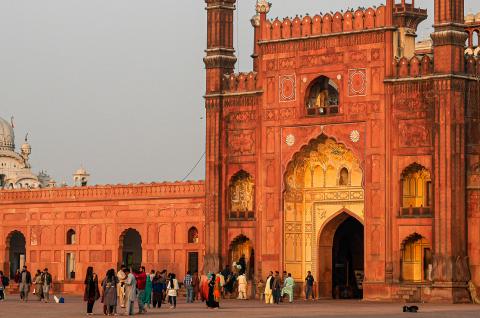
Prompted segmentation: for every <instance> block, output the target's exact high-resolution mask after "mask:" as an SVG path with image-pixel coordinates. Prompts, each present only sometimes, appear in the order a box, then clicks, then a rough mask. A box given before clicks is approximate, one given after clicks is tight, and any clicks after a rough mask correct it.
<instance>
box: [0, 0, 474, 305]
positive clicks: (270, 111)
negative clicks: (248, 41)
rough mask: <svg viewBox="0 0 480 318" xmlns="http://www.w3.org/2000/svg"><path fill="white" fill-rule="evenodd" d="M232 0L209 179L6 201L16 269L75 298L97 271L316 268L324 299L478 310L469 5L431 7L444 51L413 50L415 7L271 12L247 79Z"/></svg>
mask: <svg viewBox="0 0 480 318" xmlns="http://www.w3.org/2000/svg"><path fill="white" fill-rule="evenodd" d="M235 2H236V0H206V4H207V16H208V17H207V20H208V34H207V36H208V41H207V51H206V57H205V59H204V61H205V65H206V81H207V83H206V94H205V100H206V102H205V103H206V113H207V131H206V140H207V143H206V144H207V149H206V176H205V182H201V183H173V184H153V185H135V186H106V187H84V188H54V189H39V190H11V191H3V192H0V200H1V205H0V218H1V220H2V223H1V226H0V250H2V251H4V253H2V254H0V263H3V268H4V269H5V270H6V271H7V272H8V271H9V270H10V269H13V267H12V264H13V263H15V264H17V263H19V261H18V260H17V259H18V258H19V256H21V257H23V258H25V261H26V263H27V264H28V265H30V268H32V269H35V268H37V267H44V266H48V267H49V269H51V271H52V272H53V273H54V278H55V279H56V280H58V281H60V282H61V283H62V284H61V285H62V286H63V288H64V289H65V290H69V289H75V286H76V285H78V284H81V278H82V276H83V275H84V272H85V269H86V267H87V266H89V265H94V266H95V267H96V268H97V269H98V271H99V272H100V273H101V272H103V271H104V270H106V269H107V268H110V267H117V266H118V265H119V264H121V263H125V262H126V263H132V264H133V263H140V262H141V263H143V264H146V265H147V268H150V267H152V268H157V269H158V268H163V267H166V268H168V269H169V270H172V271H176V272H177V273H180V274H181V273H183V272H184V271H186V270H187V269H189V268H191V269H196V268H199V269H200V270H204V271H209V270H218V269H219V268H221V267H223V266H224V265H226V264H232V262H234V261H237V260H238V259H239V258H240V257H241V256H242V255H245V257H246V259H247V265H248V272H249V274H250V276H251V278H253V280H252V281H254V282H255V281H257V280H259V279H262V278H263V279H265V277H266V275H267V274H268V272H269V271H270V270H283V269H284V270H286V271H288V272H291V273H292V275H293V276H294V277H295V279H296V280H298V281H299V283H302V282H303V280H304V277H305V274H306V272H307V271H311V272H312V273H313V275H314V277H315V280H316V282H317V286H316V287H317V290H318V297H320V298H332V297H335V298H352V297H363V298H364V299H367V300H395V299H406V300H422V301H443V302H465V301H470V295H469V292H468V282H469V281H472V282H473V284H475V285H476V286H480V249H478V244H479V242H480V236H479V234H478V233H480V208H479V197H480V126H479V120H480V108H479V98H480V84H479V81H478V79H479V76H480V61H479V60H478V57H474V56H471V55H468V56H465V54H464V52H465V50H466V49H467V46H468V47H470V46H471V44H472V43H468V44H467V45H466V40H467V37H468V34H467V32H468V33H471V30H470V29H471V28H470V29H469V28H468V27H467V26H466V25H465V24H464V1H462V0H435V13H434V15H435V25H434V28H435V31H434V33H433V34H432V36H431V37H432V40H433V47H432V48H429V49H422V50H416V49H415V36H416V35H415V32H416V28H417V26H418V24H419V23H420V22H421V21H423V20H424V19H425V18H426V16H427V12H426V10H422V9H418V8H416V7H415V4H414V3H412V2H413V0H412V1H410V2H408V3H407V1H404V0H402V1H401V2H400V3H396V1H394V0H387V3H386V5H383V6H380V7H377V8H368V9H365V10H363V9H358V10H355V11H347V12H343V13H340V12H337V13H335V14H333V15H332V14H325V15H322V16H320V15H315V16H304V17H298V16H297V17H295V18H294V19H284V20H278V19H275V20H273V21H271V20H269V19H267V14H268V12H269V9H270V4H269V3H268V2H266V1H264V0H259V1H258V4H257V15H256V16H255V17H254V18H253V19H252V25H253V27H254V29H255V46H254V53H253V55H252V56H253V71H252V72H250V73H241V74H234V65H235V62H236V58H235V50H234V47H233V27H234V26H233V13H234V10H235ZM397 2H398V1H397ZM469 30H470V31H469ZM470 42H471V41H470ZM72 234H73V236H72ZM72 264H74V265H72ZM72 266H73V267H72ZM72 272H73V273H74V277H72V275H71V273H72ZM300 285H301V284H299V286H300ZM77 288H78V286H77ZM299 291H300V288H299Z"/></svg>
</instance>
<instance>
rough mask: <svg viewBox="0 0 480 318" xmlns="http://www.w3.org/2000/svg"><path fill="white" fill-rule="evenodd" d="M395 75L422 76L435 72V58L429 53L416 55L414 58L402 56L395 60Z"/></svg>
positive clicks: (400, 76)
mask: <svg viewBox="0 0 480 318" xmlns="http://www.w3.org/2000/svg"><path fill="white" fill-rule="evenodd" d="M393 63H394V67H393V72H394V77H396V78H407V77H420V76H427V75H432V74H433V60H432V58H430V56H429V55H424V56H419V55H416V56H414V57H412V58H410V59H409V58H407V57H402V58H401V59H395V60H394V62H393Z"/></svg>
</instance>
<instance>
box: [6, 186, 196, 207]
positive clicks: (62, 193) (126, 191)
mask: <svg viewBox="0 0 480 318" xmlns="http://www.w3.org/2000/svg"><path fill="white" fill-rule="evenodd" d="M204 196H205V182H204V181H188V182H164V183H151V184H128V185H102V186H89V187H68V188H46V189H31V190H26V189H20V190H3V191H0V202H2V203H3V204H8V203H21V202H39V201H40V202H45V201H55V202H60V201H90V200H114V199H117V200H118V199H122V200H128V199H138V198H141V199H152V198H156V199H163V198H165V199H168V198H193V197H204Z"/></svg>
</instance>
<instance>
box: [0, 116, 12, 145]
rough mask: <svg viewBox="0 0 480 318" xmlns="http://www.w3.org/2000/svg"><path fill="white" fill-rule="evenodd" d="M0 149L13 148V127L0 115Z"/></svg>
mask: <svg viewBox="0 0 480 318" xmlns="http://www.w3.org/2000/svg"><path fill="white" fill-rule="evenodd" d="M0 150H12V151H13V150H15V134H14V132H13V127H12V125H10V123H9V122H8V121H6V120H5V119H3V118H2V117H0Z"/></svg>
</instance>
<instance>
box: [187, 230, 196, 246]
mask: <svg viewBox="0 0 480 318" xmlns="http://www.w3.org/2000/svg"><path fill="white" fill-rule="evenodd" d="M188 243H190V244H197V243H198V230H197V228H196V227H191V228H190V229H189V230H188Z"/></svg>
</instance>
